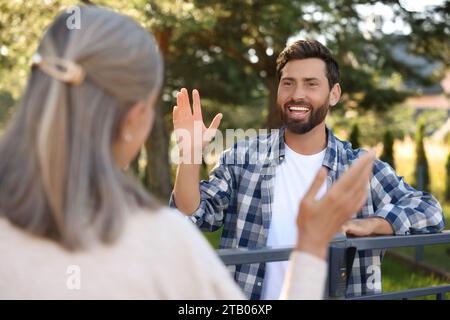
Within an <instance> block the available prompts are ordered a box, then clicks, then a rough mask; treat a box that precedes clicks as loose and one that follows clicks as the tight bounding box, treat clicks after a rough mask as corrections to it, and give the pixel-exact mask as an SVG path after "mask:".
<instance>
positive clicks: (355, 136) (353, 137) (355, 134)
mask: <svg viewBox="0 0 450 320" xmlns="http://www.w3.org/2000/svg"><path fill="white" fill-rule="evenodd" d="M359 135H360V131H359V126H358V124H357V123H354V124H353V126H352V132H350V136H349V138H348V140H349V142H350V143H351V144H352V148H353V149H358V148H359V147H360V146H361V144H360V143H359Z"/></svg>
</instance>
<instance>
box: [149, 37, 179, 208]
mask: <svg viewBox="0 0 450 320" xmlns="http://www.w3.org/2000/svg"><path fill="white" fill-rule="evenodd" d="M153 34H154V36H155V39H156V42H157V43H158V46H159V49H160V50H161V54H162V56H163V59H164V61H167V56H168V54H169V42H170V39H171V34H172V30H171V29H165V30H154V32H153ZM163 83H164V82H163ZM145 151H146V153H147V165H146V167H145V176H144V184H145V186H146V187H147V189H148V190H149V191H150V192H151V193H152V194H153V195H154V196H155V197H157V198H158V199H160V200H161V201H165V202H166V203H167V202H168V200H169V197H170V194H171V192H172V183H171V177H170V163H169V132H168V130H167V128H166V125H165V123H164V112H163V102H162V100H161V98H160V99H158V102H157V104H156V106H155V122H154V124H153V129H152V133H151V135H150V137H149V138H148V139H147V141H146V143H145Z"/></svg>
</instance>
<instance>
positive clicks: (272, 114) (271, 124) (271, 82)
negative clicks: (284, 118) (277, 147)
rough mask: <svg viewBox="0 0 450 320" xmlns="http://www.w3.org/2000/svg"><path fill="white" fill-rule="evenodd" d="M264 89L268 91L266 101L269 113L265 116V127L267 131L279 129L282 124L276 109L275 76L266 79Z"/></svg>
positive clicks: (276, 87)
mask: <svg viewBox="0 0 450 320" xmlns="http://www.w3.org/2000/svg"><path fill="white" fill-rule="evenodd" d="M266 87H267V90H268V91H269V97H268V101H267V104H268V108H269V113H268V116H267V122H266V127H267V128H268V129H277V128H280V127H281V123H282V122H281V115H280V111H279V110H278V107H277V95H278V81H277V79H276V77H275V76H273V77H268V78H267V82H266Z"/></svg>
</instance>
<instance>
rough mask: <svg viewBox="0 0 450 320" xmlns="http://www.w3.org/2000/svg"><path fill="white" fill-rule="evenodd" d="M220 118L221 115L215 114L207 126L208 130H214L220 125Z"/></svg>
mask: <svg viewBox="0 0 450 320" xmlns="http://www.w3.org/2000/svg"><path fill="white" fill-rule="evenodd" d="M222 117H223V115H222V114H221V113H218V114H216V116H215V117H214V119H213V121H212V122H211V124H210V125H209V128H208V130H216V129H217V128H218V127H219V125H220V121H221V120H222Z"/></svg>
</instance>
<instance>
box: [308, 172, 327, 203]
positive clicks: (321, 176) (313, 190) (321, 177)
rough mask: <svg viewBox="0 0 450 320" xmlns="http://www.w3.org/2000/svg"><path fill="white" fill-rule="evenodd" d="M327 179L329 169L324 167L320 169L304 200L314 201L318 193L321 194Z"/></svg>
mask: <svg viewBox="0 0 450 320" xmlns="http://www.w3.org/2000/svg"><path fill="white" fill-rule="evenodd" d="M326 177H327V169H326V168H324V167H322V168H320V170H319V172H318V173H317V175H316V177H315V178H314V181H313V182H312V184H311V186H310V187H309V189H308V191H306V194H305V196H304V198H306V199H308V198H309V199H314V197H315V196H316V194H317V192H319V190H320V187H321V186H322V184H323V182H324V181H325V178H326Z"/></svg>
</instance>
